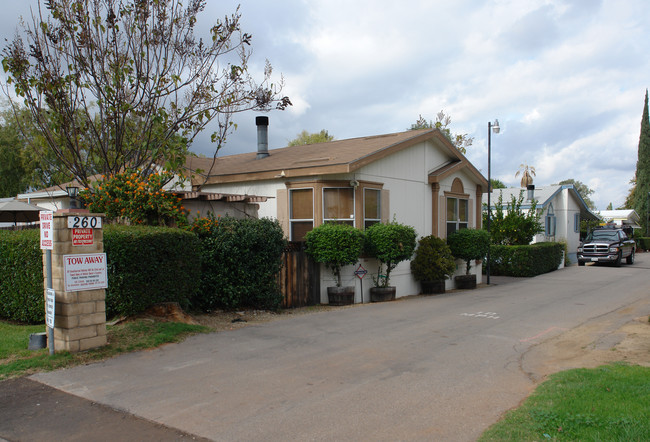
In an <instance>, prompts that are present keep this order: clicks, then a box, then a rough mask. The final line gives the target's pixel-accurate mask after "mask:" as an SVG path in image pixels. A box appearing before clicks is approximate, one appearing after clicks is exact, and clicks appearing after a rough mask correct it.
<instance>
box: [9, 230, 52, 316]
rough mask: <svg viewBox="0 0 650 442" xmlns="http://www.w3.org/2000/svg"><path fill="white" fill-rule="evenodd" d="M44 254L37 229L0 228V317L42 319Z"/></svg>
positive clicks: (43, 310)
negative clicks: (12, 229)
mask: <svg viewBox="0 0 650 442" xmlns="http://www.w3.org/2000/svg"><path fill="white" fill-rule="evenodd" d="M44 302H45V301H44V290H43V253H42V252H41V249H40V232H39V231H38V230H18V231H11V230H0V318H1V319H10V320H12V321H18V322H25V323H30V324H35V323H40V322H44V320H45V318H44V316H45V305H44Z"/></svg>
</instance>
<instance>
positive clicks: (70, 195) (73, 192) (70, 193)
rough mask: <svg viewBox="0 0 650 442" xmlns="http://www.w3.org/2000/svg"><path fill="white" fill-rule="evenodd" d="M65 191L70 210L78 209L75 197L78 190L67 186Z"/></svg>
mask: <svg viewBox="0 0 650 442" xmlns="http://www.w3.org/2000/svg"><path fill="white" fill-rule="evenodd" d="M65 191H66V192H67V194H68V198H70V206H69V207H70V209H78V208H79V207H78V205H77V196H79V188H78V187H77V186H67V187H66V188H65Z"/></svg>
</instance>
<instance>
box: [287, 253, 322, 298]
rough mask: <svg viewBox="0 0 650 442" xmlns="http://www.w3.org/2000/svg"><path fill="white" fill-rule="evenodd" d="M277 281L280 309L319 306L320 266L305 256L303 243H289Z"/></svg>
mask: <svg viewBox="0 0 650 442" xmlns="http://www.w3.org/2000/svg"><path fill="white" fill-rule="evenodd" d="M279 279H280V290H281V291H282V308H296V307H305V306H308V305H316V304H320V266H319V264H318V263H316V262H314V260H313V259H311V258H310V257H309V255H307V253H306V252H305V247H304V243H301V242H291V243H289V245H288V246H287V248H286V249H285V252H284V255H283V257H282V270H281V271H280V276H279Z"/></svg>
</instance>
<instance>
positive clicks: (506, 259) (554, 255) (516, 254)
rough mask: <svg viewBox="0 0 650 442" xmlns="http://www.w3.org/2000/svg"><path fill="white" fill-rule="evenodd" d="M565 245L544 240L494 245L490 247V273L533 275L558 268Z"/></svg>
mask: <svg viewBox="0 0 650 442" xmlns="http://www.w3.org/2000/svg"><path fill="white" fill-rule="evenodd" d="M563 250H564V246H563V245H562V244H560V243H554V242H543V243H535V244H531V245H527V246H501V245H493V246H492V247H491V249H490V273H491V274H493V275H503V276H524V277H531V276H537V275H541V274H542V273H548V272H552V271H553V270H557V268H558V266H559V265H560V263H561V262H562V252H563Z"/></svg>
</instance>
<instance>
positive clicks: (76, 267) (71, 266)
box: [63, 253, 108, 292]
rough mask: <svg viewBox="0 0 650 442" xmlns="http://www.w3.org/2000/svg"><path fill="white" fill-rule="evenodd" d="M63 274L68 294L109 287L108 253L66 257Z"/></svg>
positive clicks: (64, 258) (64, 257)
mask: <svg viewBox="0 0 650 442" xmlns="http://www.w3.org/2000/svg"><path fill="white" fill-rule="evenodd" d="M63 273H64V284H65V291H66V292H80V291H82V290H96V289H105V288H107V287H108V276H107V271H106V253H94V254H90V255H64V256H63Z"/></svg>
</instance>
